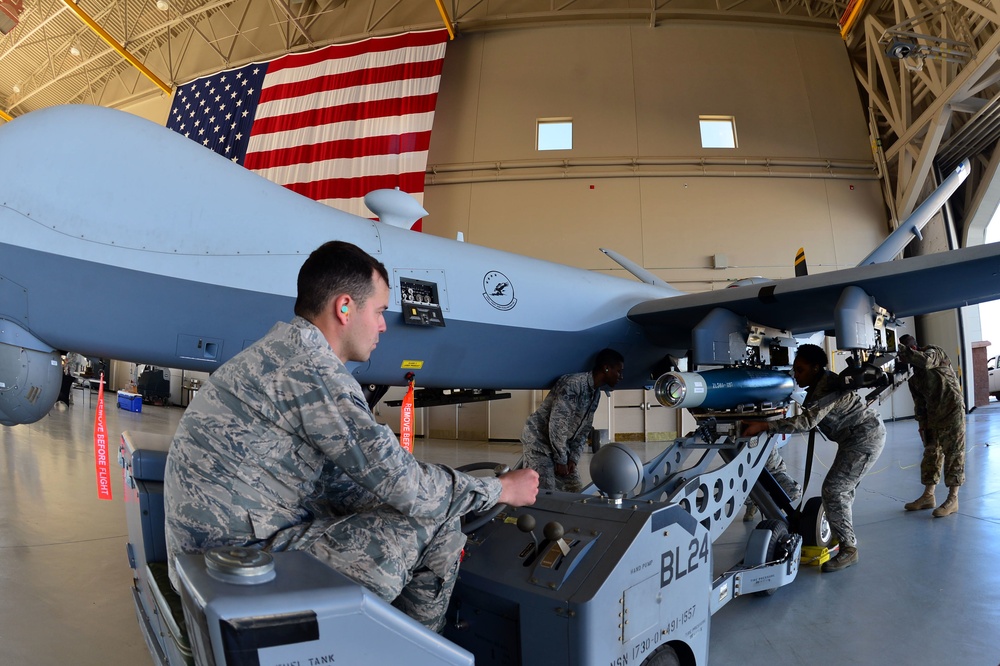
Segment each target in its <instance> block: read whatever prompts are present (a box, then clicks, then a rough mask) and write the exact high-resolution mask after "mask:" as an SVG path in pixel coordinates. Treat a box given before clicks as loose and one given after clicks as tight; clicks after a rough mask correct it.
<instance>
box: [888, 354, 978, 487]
mask: <svg viewBox="0 0 1000 666" xmlns="http://www.w3.org/2000/svg"><path fill="white" fill-rule="evenodd" d="M899 357H900V358H901V359H902V360H903V361H905V362H906V363H909V364H910V365H911V366H912V367H913V376H912V377H910V381H909V386H910V395H912V396H913V410H914V414H915V416H916V417H917V423H918V424H919V426H920V429H921V430H923V433H922V437H923V440H924V456H923V459H922V460H921V462H920V482H921V483H922V484H924V485H925V486H936V485H937V483H938V481H940V480H941V469H942V467H943V468H944V484H945V485H946V486H948V487H949V488H958V487H959V486H961V485H962V484H964V483H965V400H964V399H963V397H962V385H961V384H960V383H959V381H958V377H957V376H956V375H955V371H954V369H952V366H951V361H950V360H949V359H948V355H947V354H945V353H944V350H943V349H941V348H940V347H935V346H934V345H928V346H927V347H921V348H920V349H919V350H917V351H915V350H912V349H909V348H904V349H901V350H900V352H899Z"/></svg>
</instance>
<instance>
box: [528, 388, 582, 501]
mask: <svg viewBox="0 0 1000 666" xmlns="http://www.w3.org/2000/svg"><path fill="white" fill-rule="evenodd" d="M599 401H600V393H599V392H598V391H597V389H596V388H595V387H594V375H593V374H592V373H590V372H578V373H576V374H572V375H563V376H562V377H560V378H559V379H558V380H556V384H555V386H553V387H552V390H551V391H549V394H548V395H547V396H545V400H543V401H542V404H541V405H539V407H538V409H536V410H535V413H534V414H532V415H531V416H529V417H528V420H527V422H526V423H525V424H524V430H523V431H522V432H521V444H522V445H523V447H524V463H525V465H526V466H527V467H530V468H531V469H533V470H535V471H536V472H538V489H539V490H543V489H545V490H565V491H567V492H571V493H577V492H580V490H582V489H583V483H582V481H581V479H580V472H579V470H574V471H573V473H572V474H570V475H569V476H565V477H557V476H556V472H555V466H556V465H566V464H568V463H570V462H572V463H573V464H574V465H575V464H577V463H579V461H580V456H581V455H582V454H583V447H584V445H585V444H586V443H587V438H588V437H589V436H590V431H591V430H592V429H593V424H594V412H596V411H597V403H598V402H599Z"/></svg>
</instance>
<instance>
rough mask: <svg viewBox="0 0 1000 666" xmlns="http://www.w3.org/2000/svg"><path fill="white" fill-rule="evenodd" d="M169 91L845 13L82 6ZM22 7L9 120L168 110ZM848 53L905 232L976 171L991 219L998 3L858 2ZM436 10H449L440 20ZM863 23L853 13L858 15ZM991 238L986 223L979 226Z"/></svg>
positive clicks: (9, 62) (94, 51)
mask: <svg viewBox="0 0 1000 666" xmlns="http://www.w3.org/2000/svg"><path fill="white" fill-rule="evenodd" d="M75 1H76V4H77V5H78V6H79V7H80V8H81V9H82V10H83V11H84V12H85V13H87V14H88V15H89V16H90V17H92V18H93V19H94V21H95V22H96V23H98V24H99V25H100V26H101V27H102V28H103V29H104V30H105V31H107V32H108V33H109V34H110V35H111V36H113V37H114V39H115V40H117V41H118V42H119V43H120V44H121V45H122V46H123V47H124V48H125V49H126V50H127V51H128V52H129V53H130V54H132V55H133V56H134V57H135V58H136V59H138V60H139V61H140V62H142V63H143V64H144V65H145V67H147V68H148V69H149V70H150V71H152V72H153V73H154V74H155V75H156V77H158V78H160V79H162V81H164V82H166V83H167V84H168V85H169V86H171V87H174V86H176V85H179V84H182V83H185V82H187V81H190V80H192V79H194V78H197V77H199V76H203V75H206V74H210V73H213V72H216V71H218V70H220V69H224V68H228V67H235V66H239V65H243V64H246V63H248V62H252V61H255V60H266V59H270V58H274V57H277V56H279V55H281V54H283V53H290V52H297V51H304V50H309V49H313V48H318V47H321V46H325V45H328V44H333V43H340V42H348V41H354V40H357V39H361V38H364V37H367V36H372V35H379V34H391V33H394V32H399V31H402V30H412V29H427V28H434V27H441V26H442V25H443V22H442V21H443V19H442V14H443V15H446V16H447V17H448V20H449V21H450V23H451V27H452V28H453V29H454V31H455V32H456V33H459V34H461V33H462V32H474V31H483V30H494V29H503V28H509V27H512V26H517V25H532V24H550V25H551V24H559V23H576V24H579V23H586V22H601V23H605V24H607V23H610V22H623V21H624V22H630V23H636V24H645V25H648V26H650V27H651V28H654V29H655V27H656V26H659V25H663V24H665V23H666V22H670V21H692V20H697V21H705V20H715V19H722V20H726V21H745V22H766V23H778V24H787V25H795V26H801V27H815V28H817V29H821V30H837V29H839V28H838V26H837V22H838V20H840V19H841V18H842V17H845V15H850V13H851V12H850V11H849V5H848V0H547V1H545V0H542V1H539V0H440V3H438V2H436V0H208V1H204V0H75ZM67 2H74V0H24V1H23V6H24V9H23V12H22V14H21V15H20V17H19V23H18V25H17V26H16V27H14V28H13V29H12V30H10V32H9V33H8V34H6V35H0V110H2V111H5V112H6V113H7V114H9V115H10V116H13V117H16V116H18V115H22V114H24V113H27V112H30V111H32V110H34V109H38V108H43V107H46V106H52V105H56V104H67V103H89V104H98V105H101V106H110V107H124V106H129V105H132V104H135V103H136V102H139V101H142V100H143V99H146V98H151V97H154V96H157V95H162V94H164V93H163V92H161V90H160V89H158V88H157V87H156V86H155V85H154V84H153V83H152V82H150V81H149V80H147V79H146V78H145V77H144V76H143V75H142V74H141V73H140V72H138V71H137V70H136V69H135V68H134V67H132V65H130V64H129V63H128V62H127V60H126V59H125V58H124V57H123V56H122V55H121V54H120V53H119V52H117V51H116V50H115V49H114V48H112V46H109V45H108V44H107V43H105V42H104V41H102V40H101V39H100V38H99V37H98V36H97V35H96V34H95V33H94V32H92V31H91V30H90V29H89V28H88V27H87V26H86V25H85V24H84V23H82V22H81V21H80V20H79V19H78V18H77V16H76V15H75V14H74V13H73V11H71V10H70V8H69V7H68V6H67V4H66V3H67ZM853 2H857V3H860V4H858V5H857V7H860V10H859V11H856V12H855V14H856V17H855V19H854V20H853V21H852V22H851V24H850V28H849V30H844V31H843V32H844V34H845V44H846V46H847V49H848V52H849V54H850V57H851V61H852V65H853V67H854V72H855V76H856V78H857V81H858V85H859V87H860V89H861V91H862V99H863V102H864V103H865V105H866V111H867V114H868V119H869V124H870V131H871V138H872V145H873V152H874V154H875V162H876V164H877V165H878V169H879V175H880V176H881V177H882V178H883V183H884V186H885V191H886V200H887V201H888V202H889V204H888V205H889V208H890V217H891V218H892V219H893V220H896V219H900V218H902V217H905V215H906V214H907V213H908V212H909V211H911V210H912V209H913V207H914V206H915V205H916V204H917V203H919V202H920V200H921V199H922V198H923V196H924V195H925V194H926V192H927V191H928V189H929V188H930V187H931V186H932V182H931V181H933V180H934V179H935V178H936V175H935V170H936V169H937V170H942V169H943V170H948V169H949V168H950V167H951V166H953V165H954V164H957V163H958V162H959V161H960V160H961V159H963V158H964V157H971V158H972V161H973V174H972V176H971V177H970V180H969V183H970V185H969V186H967V187H966V188H964V189H965V190H966V194H965V198H964V200H963V201H962V202H960V203H959V206H958V207H959V209H960V210H959V211H958V212H959V216H960V219H964V220H965V225H966V227H968V226H970V225H973V226H974V225H975V223H976V222H975V221H976V220H979V223H982V220H983V219H985V216H986V215H987V213H988V215H989V216H992V212H993V210H995V208H996V202H997V201H1000V193H995V194H994V193H992V192H991V191H990V185H991V182H992V180H993V179H992V175H993V173H994V171H995V170H996V164H995V161H994V153H996V151H995V150H994V148H995V145H996V142H997V141H998V140H1000V108H998V107H1000V103H998V102H997V101H996V97H997V94H996V93H997V90H998V85H1000V67H998V65H997V59H998V57H1000V56H998V51H1000V36H998V34H997V25H998V23H1000V14H998V11H997V9H995V8H994V6H993V3H992V1H991V0H946V1H943V2H942V1H939V0H853ZM439 5H440V6H439ZM850 7H851V8H854V6H853V5H852V6H850ZM983 224H984V223H983Z"/></svg>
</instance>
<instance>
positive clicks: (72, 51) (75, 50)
mask: <svg viewBox="0 0 1000 666" xmlns="http://www.w3.org/2000/svg"><path fill="white" fill-rule="evenodd" d="M69 54H70V55H72V56H78V57H79V55H80V47H79V46H77V45H76V44H74V45H73V46H71V47H69Z"/></svg>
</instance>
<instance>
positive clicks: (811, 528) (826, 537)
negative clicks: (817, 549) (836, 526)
mask: <svg viewBox="0 0 1000 666" xmlns="http://www.w3.org/2000/svg"><path fill="white" fill-rule="evenodd" d="M798 522H799V524H798V526H797V527H798V531H799V534H801V535H802V545H803V546H822V547H823V548H829V547H830V544H832V543H833V529H832V528H831V527H830V522H829V521H828V520H827V519H826V509H825V508H824V507H823V498H822V497H810V498H809V500H808V501H807V502H806V503H805V506H804V507H802V514H801V515H800V516H799V521H798Z"/></svg>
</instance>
